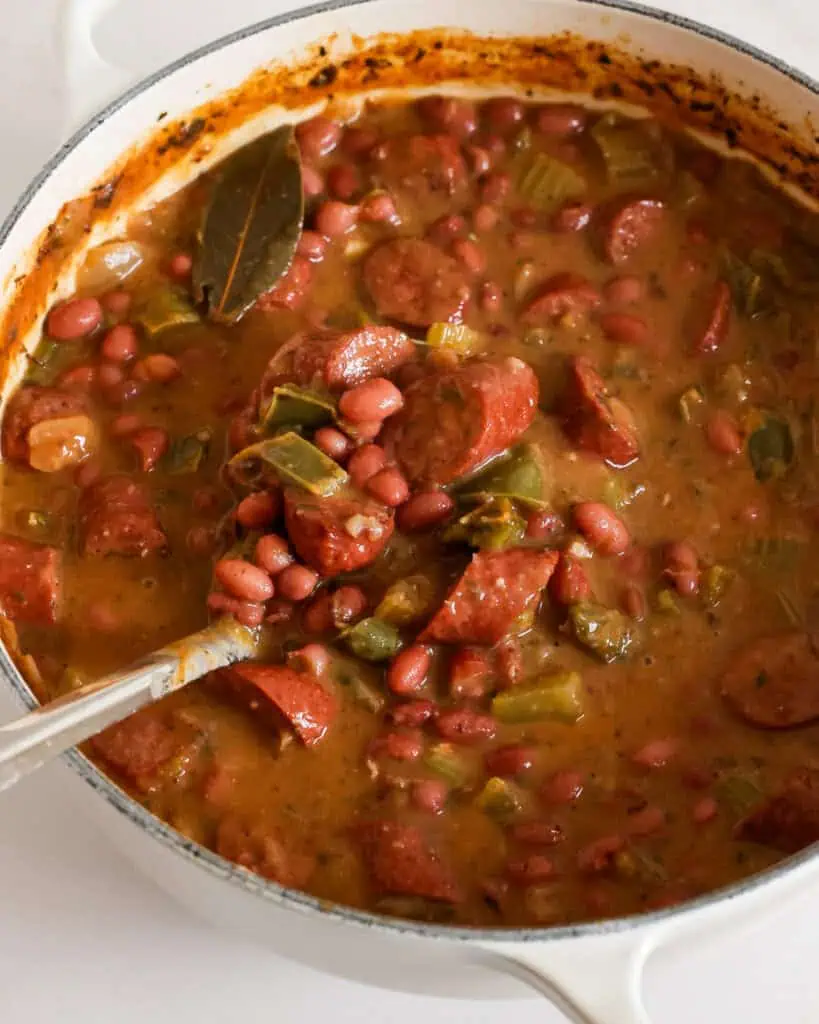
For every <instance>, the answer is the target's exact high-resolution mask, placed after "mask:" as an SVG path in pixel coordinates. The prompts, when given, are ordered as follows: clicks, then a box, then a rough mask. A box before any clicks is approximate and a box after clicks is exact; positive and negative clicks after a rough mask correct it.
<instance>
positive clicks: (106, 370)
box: [97, 363, 125, 388]
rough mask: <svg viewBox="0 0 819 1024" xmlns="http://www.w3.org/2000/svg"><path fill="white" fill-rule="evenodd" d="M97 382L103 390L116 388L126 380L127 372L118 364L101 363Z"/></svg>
mask: <svg viewBox="0 0 819 1024" xmlns="http://www.w3.org/2000/svg"><path fill="white" fill-rule="evenodd" d="M97 380H98V381H99V384H100V387H102V388H115V387H117V385H119V384H122V383H123V382H124V380H125V370H123V368H122V367H121V366H120V365H119V364H118V363H101V364H100V367H99V369H98V370H97Z"/></svg>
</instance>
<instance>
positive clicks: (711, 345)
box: [693, 281, 732, 353]
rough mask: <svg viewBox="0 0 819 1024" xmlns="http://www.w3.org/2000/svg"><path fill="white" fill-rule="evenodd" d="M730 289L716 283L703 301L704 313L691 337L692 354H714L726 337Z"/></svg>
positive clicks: (725, 285) (729, 311) (728, 321)
mask: <svg viewBox="0 0 819 1024" xmlns="http://www.w3.org/2000/svg"><path fill="white" fill-rule="evenodd" d="M731 303H732V300H731V289H730V288H729V287H728V285H727V284H726V283H725V282H724V281H717V283H716V284H715V285H714V286H713V288H712V289H711V290H710V292H709V293H708V294H707V295H706V296H705V299H704V313H703V314H702V315H701V317H700V319H699V322H698V323H697V325H696V327H695V329H694V332H693V335H694V338H693V349H694V352H697V353H704V352H716V350H717V349H718V348H719V347H720V345H722V343H723V342H724V341H725V339H726V337H727V336H728V330H729V328H730V326H731Z"/></svg>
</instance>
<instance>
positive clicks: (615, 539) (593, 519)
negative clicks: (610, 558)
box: [574, 501, 631, 555]
mask: <svg viewBox="0 0 819 1024" xmlns="http://www.w3.org/2000/svg"><path fill="white" fill-rule="evenodd" d="M574 521H575V524H576V526H577V528H578V530H579V531H580V532H581V533H582V534H583V536H584V537H585V538H586V540H587V541H588V542H589V544H591V546H592V547H593V548H594V550H595V551H598V552H599V553H600V554H601V555H622V554H623V553H624V552H626V551H628V548H629V545H630V544H631V538H630V537H629V533H628V530H627V529H626V526H625V524H624V523H623V521H622V519H620V518H619V516H617V515H615V513H614V512H612V510H611V509H610V508H609V507H608V505H604V504H603V502H601V501H584V502H581V503H580V504H579V505H575V507H574Z"/></svg>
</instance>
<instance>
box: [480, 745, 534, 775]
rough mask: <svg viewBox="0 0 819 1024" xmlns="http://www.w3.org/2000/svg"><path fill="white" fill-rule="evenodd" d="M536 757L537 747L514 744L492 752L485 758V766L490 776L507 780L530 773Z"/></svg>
mask: <svg viewBox="0 0 819 1024" xmlns="http://www.w3.org/2000/svg"><path fill="white" fill-rule="evenodd" d="M536 757H537V748H536V747H526V746H523V745H522V744H520V743H512V744H510V745H509V746H506V747H498V748H497V749H496V750H490V751H489V753H488V754H487V755H486V757H485V758H484V764H485V765H486V770H487V772H489V774H490V775H500V776H501V777H502V778H506V777H511V776H514V775H521V774H523V772H526V771H529V770H530V769H531V768H532V767H533V766H534V763H535V758H536Z"/></svg>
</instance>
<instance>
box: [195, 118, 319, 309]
mask: <svg viewBox="0 0 819 1024" xmlns="http://www.w3.org/2000/svg"><path fill="white" fill-rule="evenodd" d="M216 175H217V177H216V181H215V183H214V186H213V191H212V194H211V198H210V202H209V204H208V205H207V207H206V209H205V213H204V216H203V219H202V223H201V225H200V229H199V247H198V251H197V253H196V257H195V260H194V266H193V288H194V294H195V295H196V297H197V299H199V300H200V301H202V302H204V303H205V305H206V307H207V311H208V316H209V317H210V318H211V319H212V320H216V321H219V322H223V323H233V322H235V321H237V320H239V319H240V318H241V317H242V316H243V315H244V314H245V313H246V312H247V311H248V309H250V307H251V306H252V305H253V304H254V303H255V302H256V300H257V299H258V298H259V296H261V295H263V294H264V293H265V292H267V291H269V290H270V289H271V288H272V287H273V285H275V283H276V282H277V281H278V280H279V278H280V277H281V276H282V275H283V274H285V273H286V272H287V270H288V269H289V267H290V264H291V262H292V261H293V254H294V253H295V251H296V245H297V244H298V241H299V238H300V237H301V228H302V220H303V218H304V197H303V194H302V183H301V163H300V160H299V152H298V148H297V146H296V140H295V135H294V133H293V128H292V126H291V125H284V126H283V127H281V128H277V129H276V130H275V131H273V132H270V133H269V134H268V135H263V136H262V137H261V138H259V139H256V140H255V141H254V142H251V143H249V144H248V145H247V146H243V147H242V148H241V149H239V150H237V152H235V153H232V154H231V155H230V156H229V157H227V159H226V160H224V161H223V162H222V163H221V164H220V165H219V167H218V168H217V171H216Z"/></svg>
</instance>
